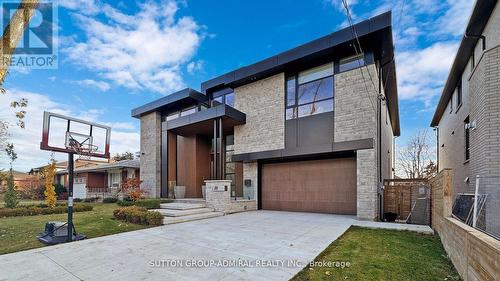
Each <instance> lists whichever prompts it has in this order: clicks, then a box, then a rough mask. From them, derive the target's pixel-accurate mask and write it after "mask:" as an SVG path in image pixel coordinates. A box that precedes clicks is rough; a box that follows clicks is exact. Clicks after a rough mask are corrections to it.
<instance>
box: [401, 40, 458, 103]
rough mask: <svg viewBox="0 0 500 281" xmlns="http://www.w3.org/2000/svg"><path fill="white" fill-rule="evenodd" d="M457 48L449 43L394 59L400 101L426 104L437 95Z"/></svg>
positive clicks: (454, 43)
mask: <svg viewBox="0 0 500 281" xmlns="http://www.w3.org/2000/svg"><path fill="white" fill-rule="evenodd" d="M457 48H458V44H457V42H455V41H452V42H445V43H435V44H433V45H431V46H429V47H427V48H424V49H420V50H408V51H402V52H399V53H398V55H397V57H396V63H397V67H396V69H397V75H398V84H399V85H398V88H399V98H400V99H403V100H405V99H421V100H424V101H425V100H429V99H431V98H433V97H435V96H438V95H440V94H441V87H442V85H443V83H444V82H445V81H446V77H447V75H448V71H449V70H450V67H451V64H452V62H453V59H454V57H455V53H456V51H457Z"/></svg>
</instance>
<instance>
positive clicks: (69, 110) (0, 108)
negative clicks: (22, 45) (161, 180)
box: [0, 90, 140, 171]
mask: <svg viewBox="0 0 500 281" xmlns="http://www.w3.org/2000/svg"><path fill="white" fill-rule="evenodd" d="M22 97H24V98H27V99H28V102H29V105H28V108H27V110H26V111H27V115H26V118H25V122H26V128H25V129H21V128H19V127H17V126H15V117H14V115H13V110H12V109H11V108H10V107H9V103H10V101H12V100H16V99H19V98H22ZM44 111H51V112H55V113H60V114H64V115H70V116H74V117H78V118H82V119H85V120H89V121H94V122H98V123H104V124H107V125H110V126H111V127H112V131H111V144H110V152H111V154H115V153H117V152H119V153H123V152H126V151H131V152H135V151H138V150H139V139H140V135H139V132H136V131H134V130H135V128H136V126H134V124H133V123H127V122H117V123H113V122H110V123H105V122H101V121H100V119H101V118H102V116H103V114H104V113H105V112H104V110H102V109H89V110H79V109H77V108H75V107H73V106H71V105H68V104H64V103H61V102H60V101H55V100H52V99H51V98H49V97H48V96H47V95H42V94H38V93H32V92H25V91H19V90H10V91H8V92H7V94H5V95H0V112H2V115H1V118H2V120H8V121H10V123H12V124H13V125H12V126H11V127H10V129H9V133H10V139H9V142H13V143H14V146H15V150H16V152H17V154H18V159H17V160H16V161H15V162H14V169H16V170H21V171H28V170H29V169H30V168H33V167H38V166H41V165H45V164H46V163H47V162H48V161H49V159H50V155H51V153H50V152H49V151H44V150H40V141H41V138H42V118H43V112H44ZM54 156H55V158H56V159H57V160H65V159H67V155H66V154H63V153H55V155H54ZM1 168H4V169H5V168H8V162H7V159H6V158H5V155H4V154H3V153H2V154H0V169H1Z"/></svg>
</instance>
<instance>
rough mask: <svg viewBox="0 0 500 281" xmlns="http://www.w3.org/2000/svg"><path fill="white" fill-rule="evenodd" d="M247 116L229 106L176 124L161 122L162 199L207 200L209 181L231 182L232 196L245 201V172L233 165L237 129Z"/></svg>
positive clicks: (212, 108)
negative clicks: (177, 190) (180, 195)
mask: <svg viewBox="0 0 500 281" xmlns="http://www.w3.org/2000/svg"><path fill="white" fill-rule="evenodd" d="M245 120H246V116H245V114H244V113H242V112H240V111H238V110H236V109H234V108H232V107H230V106H228V105H224V104H221V105H217V106H214V107H211V108H204V109H202V110H200V111H197V112H194V113H192V114H189V115H187V116H181V117H178V118H175V119H173V120H168V119H167V118H165V119H164V120H162V134H161V142H162V146H161V147H162V149H161V197H163V198H174V197H175V196H174V187H175V186H183V187H185V196H184V197H185V198H204V197H205V192H204V186H205V181H206V180H226V179H227V180H230V181H231V189H230V196H231V197H233V198H235V199H236V198H242V197H244V195H245V194H244V190H243V168H242V163H241V162H233V161H232V155H233V151H234V138H233V135H234V127H235V126H237V125H241V124H245Z"/></svg>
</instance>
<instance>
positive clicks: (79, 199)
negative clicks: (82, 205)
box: [73, 198, 83, 202]
mask: <svg viewBox="0 0 500 281" xmlns="http://www.w3.org/2000/svg"><path fill="white" fill-rule="evenodd" d="M82 201H83V199H82V198H73V202H82Z"/></svg>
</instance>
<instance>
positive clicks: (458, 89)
mask: <svg viewBox="0 0 500 281" xmlns="http://www.w3.org/2000/svg"><path fill="white" fill-rule="evenodd" d="M431 126H432V127H435V128H437V130H438V141H437V152H438V166H439V170H442V169H445V168H451V169H452V170H453V174H454V177H453V191H454V193H455V194H456V193H463V192H471V191H472V192H473V191H474V180H473V179H474V178H475V177H476V176H477V175H482V176H486V177H487V176H500V5H499V4H498V1H497V0H478V1H476V3H475V6H474V8H473V11H472V14H471V16H470V19H469V22H468V24H467V27H466V30H465V34H464V37H463V39H462V41H461V43H460V47H459V49H458V52H457V54H456V57H455V60H454V62H453V65H452V68H451V70H450V73H449V75H448V80H447V81H446V84H445V86H444V89H443V92H442V94H441V98H440V100H439V104H438V106H437V108H436V111H435V113H434V117H433V119H432V123H431ZM497 182H498V181H497Z"/></svg>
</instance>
